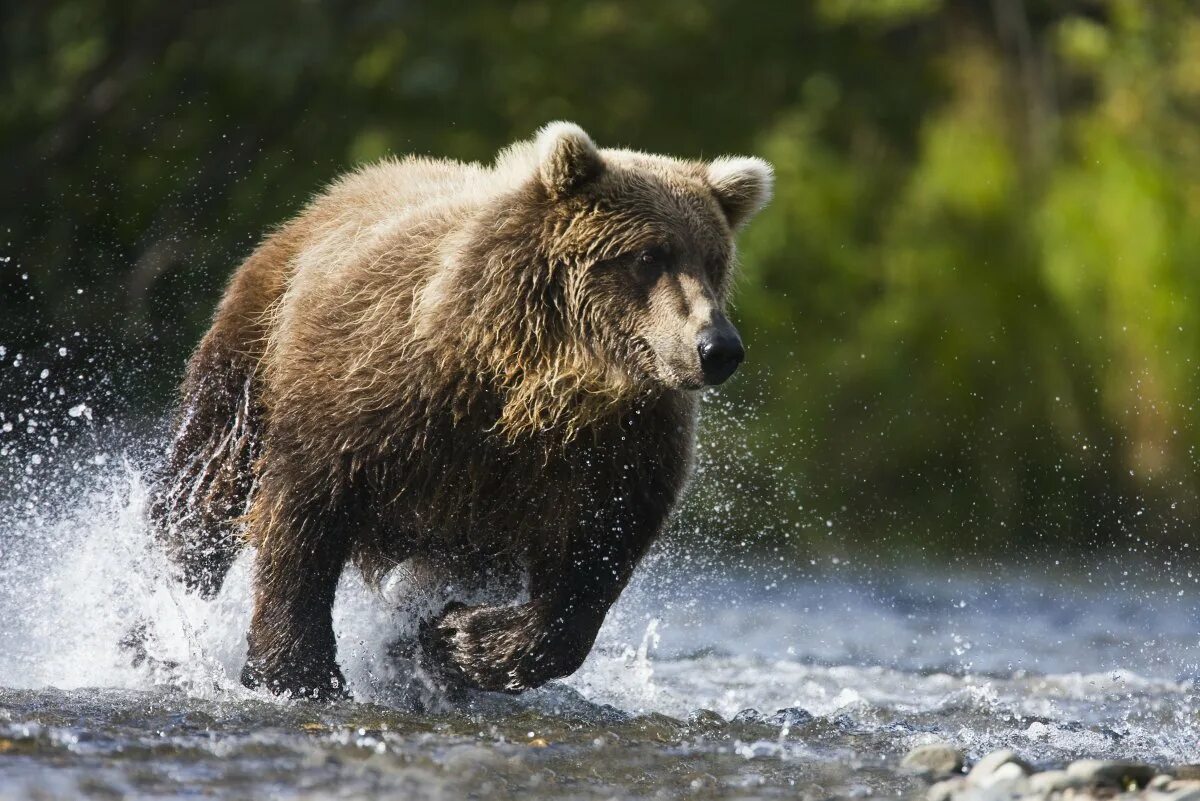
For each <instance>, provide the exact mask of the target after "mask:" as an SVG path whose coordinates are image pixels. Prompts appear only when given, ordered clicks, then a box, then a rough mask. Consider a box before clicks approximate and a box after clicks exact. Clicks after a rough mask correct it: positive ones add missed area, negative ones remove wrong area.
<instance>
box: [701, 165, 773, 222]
mask: <svg viewBox="0 0 1200 801" xmlns="http://www.w3.org/2000/svg"><path fill="white" fill-rule="evenodd" d="M708 184H709V186H711V187H712V190H713V194H714V195H716V198H717V202H718V203H720V204H721V208H722V210H724V212H725V217H726V218H727V219H728V220H729V225H730V226H731V227H733V228H740V227H741V226H743V225H745V224H746V223H747V222H749V220H750V218H751V217H753V216H754V215H755V214H757V213H758V212H759V211H761V210H762V208H763V206H765V205H767V203H768V201H770V200H771V192H772V190H773V189H774V188H775V171H774V170H773V169H771V165H770V164H768V163H767V162H765V161H763V160H762V159H759V158H753V157H748V156H722V157H721V158H719V159H716V160H714V161H713V162H712V163H711V164H709V165H708Z"/></svg>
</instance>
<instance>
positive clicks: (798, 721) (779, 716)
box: [767, 706, 813, 728]
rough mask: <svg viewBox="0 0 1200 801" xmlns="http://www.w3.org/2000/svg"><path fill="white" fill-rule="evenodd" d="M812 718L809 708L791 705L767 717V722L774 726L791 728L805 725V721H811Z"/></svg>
mask: <svg viewBox="0 0 1200 801" xmlns="http://www.w3.org/2000/svg"><path fill="white" fill-rule="evenodd" d="M812 719H813V716H812V713H811V712H809V711H808V710H807V709H801V708H800V707H798V706H789V707H787V708H786V709H781V710H779V711H778V712H776V713H775V714H774V715H771V717H769V718H767V723H769V724H771V725H772V726H787V727H789V728H790V727H792V726H803V725H804V724H805V723H809V722H811V721H812Z"/></svg>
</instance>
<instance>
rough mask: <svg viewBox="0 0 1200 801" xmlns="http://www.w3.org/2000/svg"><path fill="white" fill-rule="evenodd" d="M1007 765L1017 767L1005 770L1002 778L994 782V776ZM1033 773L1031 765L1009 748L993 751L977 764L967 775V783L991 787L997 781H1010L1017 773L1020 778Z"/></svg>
mask: <svg viewBox="0 0 1200 801" xmlns="http://www.w3.org/2000/svg"><path fill="white" fill-rule="evenodd" d="M1005 765H1015V766H1016V767H1015V768H1012V769H1008V770H1005V772H1004V774H1002V776H1001V778H1000V779H998V780H993V779H992V778H991V777H992V774H994V773H995V772H996V771H998V770H1000V768H1002V767H1004V766H1005ZM1031 772H1032V769H1031V768H1030V767H1029V764H1028V763H1027V762H1025V760H1023V759H1021V758H1020V757H1019V756H1017V755H1016V752H1014V751H1011V750H1009V749H1007V748H1002V749H1000V750H999V751H993V752H992V753H990V754H988V755H987V756H985V757H984V758H983V759H981V760H979V761H978V762H976V763H975V767H973V768H971V772H970V773H968V774H967V781H968V782H969V783H970V784H973V785H975V786H977V787H990V786H992V785H993V784H995V783H996V782H997V781H1008V780H1010V778H1013V777H1015V774H1016V773H1019V774H1020V777H1025V776H1028V775H1029V774H1030V773H1031Z"/></svg>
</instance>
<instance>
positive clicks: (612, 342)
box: [151, 123, 772, 698]
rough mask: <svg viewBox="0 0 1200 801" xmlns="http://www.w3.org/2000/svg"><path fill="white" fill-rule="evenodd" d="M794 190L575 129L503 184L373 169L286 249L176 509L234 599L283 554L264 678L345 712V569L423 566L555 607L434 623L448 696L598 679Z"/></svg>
mask: <svg viewBox="0 0 1200 801" xmlns="http://www.w3.org/2000/svg"><path fill="white" fill-rule="evenodd" d="M771 184H772V175H771V169H770V167H769V166H768V165H767V164H766V163H765V162H763V161H761V160H759V159H754V158H722V159H717V160H716V161H713V162H700V161H687V160H679V159H674V158H668V157H665V156H657V155H648V154H643V153H638V152H633V151H627V150H609V149H603V150H602V149H599V148H597V146H596V145H595V144H594V143H593V142H592V140H591V139H590V138H589V137H588V135H587V134H586V133H584V131H582V130H581V129H580V128H578V127H577V126H575V125H572V124H569V123H554V124H551V125H548V126H546V127H545V128H544V129H542V130H541V131H540V132H539V134H538V135H537V137H536V138H535V139H534V140H532V141H528V142H521V143H518V144H515V145H513V146H511V147H509V148H508V149H506V150H504V151H502V152H501V153H500V154H499V156H498V157H497V159H496V161H495V163H494V164H492V165H480V164H463V163H459V162H454V161H446V160H432V159H425V158H406V159H403V160H387V161H383V162H382V163H379V164H375V165H373V166H369V167H366V168H363V169H360V170H358V171H357V172H354V173H352V174H350V175H347V176H345V177H343V178H342V179H340V180H338V181H337V182H335V183H334V184H333V185H332V186H331V187H329V188H328V189H327V190H326V191H325V192H323V193H322V194H321V195H319V196H318V197H317V198H316V199H315V200H313V201H312V202H311V203H310V204H309V205H308V206H307V208H305V209H304V210H303V211H302V212H301V213H300V214H299V215H298V216H297V217H296V218H295V219H293V220H292V221H290V222H289V223H287V224H285V225H283V226H282V227H281V228H279V229H278V230H277V231H275V232H274V233H272V234H271V235H270V236H269V237H268V238H267V239H266V240H265V241H264V242H263V243H262V244H261V245H260V246H259V247H258V249H257V250H255V251H254V253H253V254H252V255H251V256H250V257H249V258H248V259H247V260H246V262H245V263H244V264H242V266H241V268H240V269H239V270H238V271H237V272H236V274H235V275H234V276H233V278H232V280H231V282H230V284H229V286H228V288H227V289H226V291H225V295H224V298H223V299H222V301H221V304H220V306H219V307H218V309H217V312H216V315H215V318H214V320H213V323H212V326H211V328H210V329H209V331H208V332H207V334H206V335H205V336H204V338H203V340H202V341H201V343H200V345H199V347H198V349H197V350H196V352H195V354H194V355H193V356H192V358H191V360H190V362H189V364H188V366H187V372H186V376H185V378H184V381H183V385H182V388H181V394H182V400H181V405H180V412H179V416H178V424H177V429H176V435H175V438H174V441H173V444H172V447H171V451H170V454H169V457H168V460H167V464H166V468H165V475H164V476H163V479H162V481H161V483H160V485H159V487H158V489H157V491H156V497H155V499H154V502H153V505H152V508H151V516H152V520H153V522H154V524H155V527H156V530H157V532H158V534H159V536H160V537H161V539H162V541H163V542H164V544H165V545H166V550H167V552H168V554H169V555H170V557H171V560H172V562H173V564H174V565H175V566H176V567H177V569H178V571H179V573H180V575H181V578H182V580H183V581H184V582H185V584H186V585H187V587H188V588H190V589H192V590H194V591H197V592H199V593H201V594H202V595H204V596H206V597H211V596H212V595H214V594H215V593H216V592H217V591H218V590H219V589H220V587H221V583H222V581H223V579H224V576H225V574H226V572H227V570H228V568H229V566H230V565H231V563H232V561H233V559H234V558H235V556H236V555H237V553H238V551H239V549H241V547H242V546H243V544H244V543H247V542H248V543H251V544H253V546H255V548H256V549H257V550H256V564H255V569H254V579H253V581H254V614H253V619H252V622H251V626H250V632H249V635H248V641H249V656H248V661H247V664H246V667H245V670H244V672H243V675H242V680H243V682H245V683H246V684H247V685H249V686H252V687H266V688H269V689H270V690H271V691H273V692H277V693H290V694H292V695H295V696H305V697H316V698H323V697H330V696H337V695H339V694H342V693H344V686H345V683H344V680H343V679H342V676H341V673H340V672H339V669H338V666H337V662H336V646H335V641H334V633H333V627H332V619H331V608H332V605H333V600H334V592H335V589H336V587H337V583H338V580H339V577H340V575H341V573H342V570H343V568H344V566H345V565H346V564H348V563H354V564H355V565H357V567H358V568H360V569H361V570H362V571H363V572H364V573H365V574H366V575H367V576H368V577H370V578H375V579H377V578H378V577H380V576H382V575H383V574H384V573H386V572H387V571H388V570H389V569H390V568H392V567H394V566H396V565H399V564H401V563H402V562H406V561H407V560H417V561H418V562H420V563H424V564H428V565H430V566H433V567H436V568H437V569H438V570H439V571H441V575H445V576H447V577H449V578H448V580H453V581H454V582H455V585H456V586H460V585H461V584H469V583H470V582H471V581H472V580H482V581H483V582H485V583H486V582H487V581H489V580H490V579H489V578H488V577H489V576H491V575H492V574H493V573H492V572H491V571H492V570H493V569H494V568H496V567H498V566H510V567H512V568H513V569H514V570H519V571H521V572H522V573H523V575H524V578H525V584H526V586H527V588H528V589H527V591H528V600H527V601H525V602H523V603H513V604H509V605H504V604H501V605H482V606H472V607H468V606H463V605H460V604H452V605H451V606H449V607H447V608H446V610H445V611H444V612H443V613H442V614H441V615H440V616H439V617H438V618H437V619H435V620H433V621H430V622H428V623H427V624H426V625H425V626H424V628H423V631H422V635H421V643H422V645H423V648H424V651H425V654H426V658H427V660H428V663H429V664H430V665H431V666H433V667H434V668H435V669H436V670H437V671H438V672H439V673H440V674H441V675H443V676H444V677H445V678H446V679H447V680H449V681H452V682H457V683H459V684H462V685H467V686H474V687H479V688H483V689H488V690H504V691H510V692H517V691H520V690H523V689H526V688H532V687H537V686H539V685H541V684H542V683H544V682H546V681H547V680H549V679H552V678H555V677H559V676H564V675H567V674H569V673H571V672H573V671H574V670H575V669H576V668H578V667H579V665H580V664H581V663H582V661H583V659H584V657H585V656H586V655H587V653H588V651H589V650H590V648H591V645H592V643H593V641H594V639H595V637H596V633H597V631H598V629H599V628H600V624H601V623H602V622H603V620H604V617H605V614H606V613H607V610H608V608H609V607H610V606H611V605H612V603H613V602H614V601H615V600H616V599H617V597H618V595H619V594H620V592H621V590H622V589H623V588H624V586H625V584H626V583H627V581H628V580H629V578H630V575H631V573H632V572H633V570H634V568H635V566H636V565H637V564H638V561H639V560H640V559H641V557H642V556H643V554H645V552H646V550H647V548H648V547H649V545H650V544H651V543H652V542H653V540H654V539H655V537H657V536H658V534H659V532H660V531H661V530H662V528H663V525H664V522H665V521H666V519H667V517H668V514H669V513H670V511H671V509H672V507H673V506H674V505H675V503H676V501H677V499H678V498H679V496H680V493H681V491H682V489H683V487H684V484H685V481H686V479H687V477H688V474H689V470H690V465H691V459H692V451H693V441H694V438H695V430H696V414H697V392H696V390H698V389H701V388H702V387H704V386H706V385H708V384H712V383H719V381H720V380H723V378H724V376H725V375H727V374H728V372H732V367H736V362H737V361H739V360H740V358H741V344H740V341H739V340H738V339H737V333H736V331H735V330H734V329H733V327H732V326H731V325H730V324H729V321H728V320H727V318H726V317H725V313H724V309H725V306H726V302H727V298H728V294H729V290H730V283H731V272H732V262H733V259H734V257H733V252H734V250H733V237H734V233H735V231H736V230H737V229H738V228H740V227H741V226H742V225H744V224H745V222H746V221H747V220H748V219H749V218H750V217H751V216H753V214H754V213H755V212H757V211H758V210H759V209H760V208H761V207H762V206H763V205H764V204H765V203H766V202H767V200H768V198H769V195H770V192H771ZM714 338H715V339H714ZM698 341H699V342H700V343H701V344H700V346H699V347H700V352H699V355H698V351H697V347H698V346H697V342H698ZM713 341H716V342H717V343H718V345H719V346H720V347H721V348H723V349H724V350H723V351H722V358H724V359H725V362H724V365H723V366H722V365H718V367H719V368H720V369H719V370H717V372H719V373H720V375H717V377H716V378H715V379H714V378H713V376H712V375H710V373H711V372H712V371H711V370H710V369H709V368H710V366H711V365H709V364H708V362H707V361H706V360H705V359H706V354H707V350H706V348H708V347H709V345H706V344H705V343H709V344H711V343H712V342H713ZM480 577H482V579H481V578H480Z"/></svg>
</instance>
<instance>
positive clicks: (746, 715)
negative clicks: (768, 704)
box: [733, 707, 766, 723]
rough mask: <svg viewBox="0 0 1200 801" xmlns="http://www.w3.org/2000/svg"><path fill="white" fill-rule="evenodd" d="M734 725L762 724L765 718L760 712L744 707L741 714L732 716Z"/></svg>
mask: <svg viewBox="0 0 1200 801" xmlns="http://www.w3.org/2000/svg"><path fill="white" fill-rule="evenodd" d="M733 722H734V723H764V722H766V721H765V718H764V716H763V713H762V712H759V711H758V710H757V709H755V708H753V707H746V708H745V709H743V710H742V711H741V712H738V713H737V714H736V715H734V716H733Z"/></svg>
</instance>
